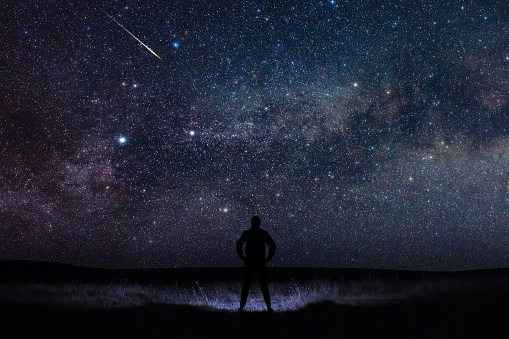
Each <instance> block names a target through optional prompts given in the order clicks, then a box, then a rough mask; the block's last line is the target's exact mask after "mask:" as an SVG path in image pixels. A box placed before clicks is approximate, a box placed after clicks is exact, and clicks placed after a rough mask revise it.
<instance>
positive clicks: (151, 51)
mask: <svg viewBox="0 0 509 339" xmlns="http://www.w3.org/2000/svg"><path fill="white" fill-rule="evenodd" d="M101 11H103V13H104V14H106V15H107V16H109V17H110V19H111V20H113V21H115V23H116V24H117V25H119V26H120V27H122V28H123V29H124V31H126V32H127V33H129V34H130V35H131V36H132V37H133V38H135V39H136V40H138V42H139V43H140V44H142V45H143V47H145V48H146V49H148V50H149V51H150V53H152V54H154V55H155V56H156V57H157V58H159V60H161V61H162V62H164V60H163V59H161V57H160V56H159V55H157V54H156V53H155V52H154V51H153V50H151V49H150V47H148V46H147V45H145V44H144V43H143V42H141V40H140V39H138V38H137V37H136V36H135V35H134V34H133V33H131V32H129V31H128V30H127V29H126V28H125V27H124V26H122V25H121V24H120V23H119V22H118V21H117V20H115V18H113V17H112V16H111V15H109V14H108V13H106V12H105V11H104V10H102V9H101Z"/></svg>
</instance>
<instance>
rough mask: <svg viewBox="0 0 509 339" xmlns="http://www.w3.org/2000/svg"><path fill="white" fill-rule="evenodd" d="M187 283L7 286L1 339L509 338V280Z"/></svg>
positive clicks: (1, 287) (1, 299) (1, 293)
mask: <svg viewBox="0 0 509 339" xmlns="http://www.w3.org/2000/svg"><path fill="white" fill-rule="evenodd" d="M269 288H270V291H271V295H272V300H273V308H274V310H275V312H274V313H267V312H265V305H264V303H263V298H262V295H261V293H260V290H259V287H258V284H257V283H256V282H253V284H252V287H251V293H250V296H249V298H248V304H247V306H246V311H247V312H244V313H243V314H239V313H237V312H236V310H237V308H238V303H239V294H240V289H241V286H240V283H238V282H234V281H217V280H216V281H206V282H200V281H194V282H191V281H189V280H186V281H185V283H181V284H179V282H178V280H176V281H173V282H172V283H171V284H150V283H147V284H140V283H137V282H131V281H130V280H129V278H125V279H123V280H122V279H120V280H119V279H116V281H115V282H83V281H79V280H73V281H67V282H58V283H56V282H48V283H41V282H30V281H21V282H12V281H11V282H8V281H7V282H6V281H3V282H1V283H0V326H1V329H2V330H1V333H0V337H1V338H26V337H41V336H43V335H51V337H52V338H55V337H56V338H60V337H62V338H64V337H65V338H70V337H72V338H90V337H94V338H97V337H100V338H105V337H115V338H190V337H192V338H203V337H212V338H231V337H239V338H240V337H241V338H262V337H263V338H286V337H292V338H324V337H325V338H339V337H341V338H350V337H365V336H376V337H391V338H394V337H401V338H403V337H405V338H408V337H411V338H451V337H456V338H460V337H461V338H465V337H469V338H473V337H490V338H492V337H498V338H502V337H504V338H507V335H509V330H508V328H507V325H506V323H507V319H508V316H509V312H508V311H506V308H507V307H506V306H507V304H508V302H509V280H508V279H507V277H505V276H501V277H497V276H491V277H489V278H480V277H477V278H474V277H470V278H440V279H428V280H426V279H420V280H419V279H414V280H394V279H389V280H388V279H377V278H371V275H369V276H368V277H367V279H355V280H349V279H341V280H339V279H336V280H331V279H321V278H319V277H318V278H313V279H296V280H292V279H290V280H289V281H276V282H274V281H273V282H271V283H270V284H269Z"/></svg>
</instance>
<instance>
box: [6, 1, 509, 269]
mask: <svg viewBox="0 0 509 339" xmlns="http://www.w3.org/2000/svg"><path fill="white" fill-rule="evenodd" d="M0 11H1V15H0V17H1V18H2V19H1V20H0V30H1V31H2V35H1V37H0V42H1V47H0V76H1V78H0V99H1V100H0V114H1V115H0V156H1V158H0V159H1V160H0V259H26V260H45V261H57V262H64V263H70V264H76V265H86V266H95V267H107V268H134V267H203V266H214V267H215V266H240V265H242V261H241V260H240V259H239V258H238V257H237V254H236V252H235V242H236V240H237V239H238V237H240V235H241V234H242V231H243V230H245V229H247V228H249V227H250V223H249V222H250V218H251V217H252V216H253V215H255V214H257V215H259V216H260V217H261V219H262V225H261V227H262V228H264V229H266V230H268V231H269V233H270V234H271V235H272V237H273V238H274V240H275V241H276V243H277V245H278V247H277V251H276V256H275V257H274V260H273V261H272V263H271V265H272V266H313V267H368V268H390V269H419V270H460V269H476V268H494V267H508V266H509V211H508V208H509V6H508V5H507V1H503V0H501V1H456V0H453V1H448V2H446V1H362V0H356V1H340V0H335V1H332V0H329V1H325V0H313V1H311V0H310V1H303V0H302V1H301V0H295V1H286V0H283V1H247V0H244V1H233V0H232V1H198V0H196V1H190V0H186V1H183V0H180V1H161V2H157V1H125V2H122V1H108V2H90V1H70V2H69V1H43V2H40V1H39V2H37V1H36V2H34V1H27V0H21V1H7V2H3V3H2V8H1V9H0ZM110 16H111V17H110ZM115 21H116V22H115ZM120 25H122V26H123V27H121V26H120ZM126 30H128V31H129V32H130V33H131V34H132V35H134V36H135V37H136V38H138V39H139V40H140V41H141V42H143V44H145V45H146V47H145V46H143V45H142V44H141V43H140V42H138V41H137V40H136V38H135V37H133V36H131V35H130V34H129V33H128V32H127V31H126Z"/></svg>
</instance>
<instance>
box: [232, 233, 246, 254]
mask: <svg viewBox="0 0 509 339" xmlns="http://www.w3.org/2000/svg"><path fill="white" fill-rule="evenodd" d="M245 242H246V233H245V232H244V233H242V236H241V237H240V238H239V240H237V245H236V246H235V247H236V248H237V253H238V254H239V257H240V259H242V260H244V261H246V257H245V256H244V252H243V251H242V246H244V243H245Z"/></svg>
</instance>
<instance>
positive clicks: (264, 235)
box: [236, 215, 276, 312]
mask: <svg viewBox="0 0 509 339" xmlns="http://www.w3.org/2000/svg"><path fill="white" fill-rule="evenodd" d="M260 223H261V219H260V217H258V216H257V215H255V216H254V217H252V218H251V228H250V229H248V230H247V231H244V233H242V236H241V237H240V239H239V240H238V241H237V246H236V247H237V253H238V254H239V256H240V258H241V259H242V260H244V261H245V264H244V279H243V281H242V293H241V295H240V308H239V312H242V311H243V310H244V306H246V302H247V295H248V294H249V284H250V283H251V274H252V273H253V270H254V271H256V275H257V276H258V283H259V284H260V288H261V289H262V294H263V299H264V300H265V303H266V304H267V311H272V308H271V307H270V294H269V286H268V285H267V272H266V271H265V268H266V267H265V263H266V262H269V261H270V260H271V259H272V257H273V256H274V253H275V252H276V243H275V242H274V240H272V238H271V237H270V235H269V232H267V231H266V230H264V229H262V228H260ZM244 243H246V255H245V256H244V253H243V251H242V246H243V245H244ZM265 244H267V245H269V256H268V257H267V258H265Z"/></svg>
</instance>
